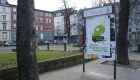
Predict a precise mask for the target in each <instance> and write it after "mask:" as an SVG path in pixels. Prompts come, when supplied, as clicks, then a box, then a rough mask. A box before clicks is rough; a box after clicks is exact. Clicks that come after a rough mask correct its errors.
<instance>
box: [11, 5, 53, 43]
mask: <svg viewBox="0 0 140 80" xmlns="http://www.w3.org/2000/svg"><path fill="white" fill-rule="evenodd" d="M10 7H11V38H12V41H16V28H17V26H16V22H17V6H16V5H10ZM34 28H35V30H36V39H37V42H38V43H43V42H44V41H52V40H53V39H54V33H53V32H54V13H52V12H49V11H43V10H38V9H36V10H35V12H34Z"/></svg>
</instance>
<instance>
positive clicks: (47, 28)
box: [34, 9, 54, 42]
mask: <svg viewBox="0 0 140 80" xmlns="http://www.w3.org/2000/svg"><path fill="white" fill-rule="evenodd" d="M34 17H35V21H34V27H35V29H36V37H37V41H39V42H43V41H53V40H54V13H52V12H49V11H43V10H37V9H36V10H35V14H34Z"/></svg>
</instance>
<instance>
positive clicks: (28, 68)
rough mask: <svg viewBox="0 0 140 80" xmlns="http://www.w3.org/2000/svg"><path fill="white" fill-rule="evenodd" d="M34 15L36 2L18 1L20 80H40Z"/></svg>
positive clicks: (29, 0) (28, 0)
mask: <svg viewBox="0 0 140 80" xmlns="http://www.w3.org/2000/svg"><path fill="white" fill-rule="evenodd" d="M33 14H34V0H18V6H17V39H16V41H17V45H16V47H17V63H18V70H19V80H39V77H38V68H37V60H36V50H35V49H36V47H35V29H34V27H33V21H34V16H33Z"/></svg>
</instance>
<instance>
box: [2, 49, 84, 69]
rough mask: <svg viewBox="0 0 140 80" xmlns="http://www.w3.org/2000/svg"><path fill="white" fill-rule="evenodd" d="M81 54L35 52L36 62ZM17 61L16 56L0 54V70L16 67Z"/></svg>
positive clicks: (74, 52) (72, 52) (75, 52)
mask: <svg viewBox="0 0 140 80" xmlns="http://www.w3.org/2000/svg"><path fill="white" fill-rule="evenodd" d="M77 54H81V53H80V52H78V51H68V52H64V51H37V54H36V56H37V60H38V62H39V61H46V60H50V59H56V58H61V57H68V56H72V55H77ZM16 64H17V59H16V54H13V53H9V54H0V68H8V67H12V66H16Z"/></svg>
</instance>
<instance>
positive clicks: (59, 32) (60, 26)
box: [54, 10, 78, 42]
mask: <svg viewBox="0 0 140 80" xmlns="http://www.w3.org/2000/svg"><path fill="white" fill-rule="evenodd" d="M54 13H55V17H54V35H55V40H59V41H63V40H66V39H67V33H68V32H67V27H66V25H65V24H66V22H65V19H64V10H57V11H54ZM76 14H77V11H76V10H73V13H71V15H70V38H69V39H70V42H77V35H78V32H77V15H76Z"/></svg>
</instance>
